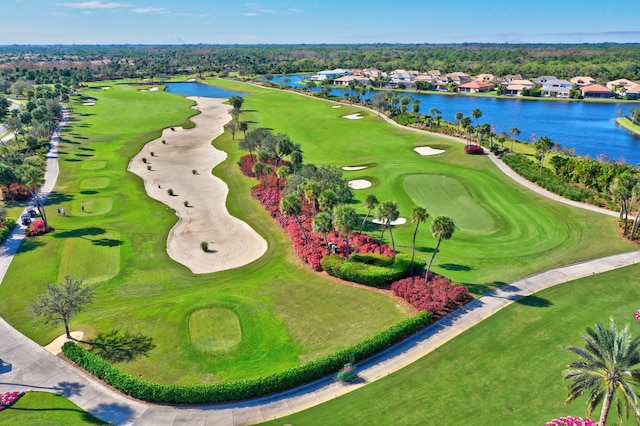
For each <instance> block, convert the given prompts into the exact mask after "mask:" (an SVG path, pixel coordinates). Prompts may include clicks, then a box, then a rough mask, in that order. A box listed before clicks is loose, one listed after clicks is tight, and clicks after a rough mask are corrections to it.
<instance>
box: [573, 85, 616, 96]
mask: <svg viewBox="0 0 640 426" xmlns="http://www.w3.org/2000/svg"><path fill="white" fill-rule="evenodd" d="M580 90H581V91H582V97H584V98H601V99H609V98H612V97H613V96H614V95H613V92H612V91H611V90H609V89H608V88H606V87H604V86H602V85H600V84H590V85H588V86H583V87H581V88H580Z"/></svg>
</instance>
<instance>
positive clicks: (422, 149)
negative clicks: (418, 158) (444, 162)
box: [413, 146, 444, 155]
mask: <svg viewBox="0 0 640 426" xmlns="http://www.w3.org/2000/svg"><path fill="white" fill-rule="evenodd" d="M413 150H414V151H415V152H417V153H418V154H420V155H437V154H442V153H443V152H444V149H434V148H431V147H429V146H419V147H417V148H413Z"/></svg>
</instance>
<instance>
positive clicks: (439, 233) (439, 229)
mask: <svg viewBox="0 0 640 426" xmlns="http://www.w3.org/2000/svg"><path fill="white" fill-rule="evenodd" d="M430 230H431V235H432V236H433V237H434V238H437V239H438V243H437V244H436V248H435V249H434V250H433V254H432V255H431V259H430V260H429V265H428V266H427V272H426V274H425V277H424V281H425V283H426V282H428V281H429V272H430V271H431V265H432V264H433V259H435V257H436V254H437V253H438V250H440V244H441V243H442V241H443V240H448V239H450V238H451V237H452V236H453V233H454V231H455V230H456V225H455V223H453V219H451V218H450V217H449V216H445V215H439V216H436V217H435V218H434V219H433V222H431V227H430Z"/></svg>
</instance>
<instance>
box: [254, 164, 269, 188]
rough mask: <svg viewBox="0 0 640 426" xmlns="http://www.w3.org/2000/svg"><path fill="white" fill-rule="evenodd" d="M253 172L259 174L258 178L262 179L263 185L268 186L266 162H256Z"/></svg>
mask: <svg viewBox="0 0 640 426" xmlns="http://www.w3.org/2000/svg"><path fill="white" fill-rule="evenodd" d="M253 173H255V174H256V175H258V178H261V179H262V187H263V188H266V187H267V177H266V176H265V175H264V164H262V163H255V164H254V165H253Z"/></svg>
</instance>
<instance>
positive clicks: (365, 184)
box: [348, 179, 371, 189]
mask: <svg viewBox="0 0 640 426" xmlns="http://www.w3.org/2000/svg"><path fill="white" fill-rule="evenodd" d="M348 185H349V188H351V189H365V188H370V187H371V182H369V181H368V180H366V179H354V180H350V181H349V183H348Z"/></svg>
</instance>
